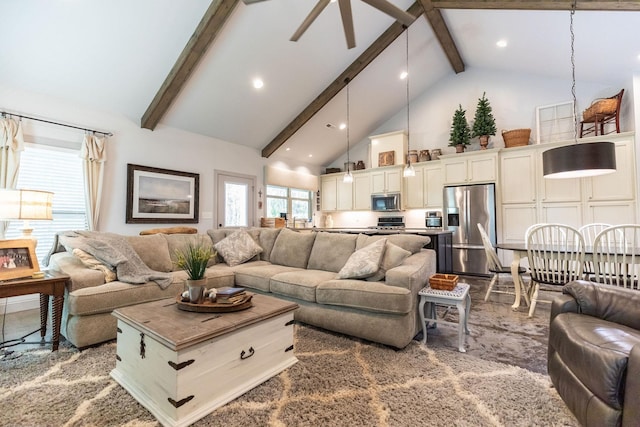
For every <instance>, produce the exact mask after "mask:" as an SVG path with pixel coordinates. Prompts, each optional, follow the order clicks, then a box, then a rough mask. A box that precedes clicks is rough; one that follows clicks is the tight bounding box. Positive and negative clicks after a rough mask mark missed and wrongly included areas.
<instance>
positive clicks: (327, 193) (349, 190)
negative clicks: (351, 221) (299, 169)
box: [320, 174, 353, 211]
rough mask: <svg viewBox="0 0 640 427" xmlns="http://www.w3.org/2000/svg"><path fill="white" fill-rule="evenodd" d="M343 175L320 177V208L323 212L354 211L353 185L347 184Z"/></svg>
mask: <svg viewBox="0 0 640 427" xmlns="http://www.w3.org/2000/svg"><path fill="white" fill-rule="evenodd" d="M342 177H343V174H331V175H323V176H321V177H320V207H321V209H322V210H323V211H350V210H352V209H353V183H345V182H343V180H342Z"/></svg>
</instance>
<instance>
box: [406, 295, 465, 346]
mask: <svg viewBox="0 0 640 427" xmlns="http://www.w3.org/2000/svg"><path fill="white" fill-rule="evenodd" d="M469 288H470V286H469V285H468V284H466V283H458V284H457V285H456V287H455V288H453V289H452V290H450V291H444V290H439V289H431V287H430V286H426V287H424V288H422V289H421V290H420V292H418V295H420V309H419V311H420V321H421V322H422V342H423V343H424V344H427V326H429V322H433V324H434V327H437V325H438V323H444V324H449V325H456V323H455V322H448V321H445V320H442V319H438V318H437V314H436V306H437V305H446V306H455V307H456V308H457V309H458V323H457V325H458V351H460V352H461V353H466V350H465V348H464V335H465V333H466V334H467V335H469V327H468V324H467V321H468V319H469V310H471V295H469ZM426 303H429V309H428V310H429V311H428V313H429V316H428V317H427V316H426V314H425V311H424V306H425V304H426Z"/></svg>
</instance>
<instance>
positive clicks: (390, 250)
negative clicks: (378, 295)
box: [367, 242, 411, 282]
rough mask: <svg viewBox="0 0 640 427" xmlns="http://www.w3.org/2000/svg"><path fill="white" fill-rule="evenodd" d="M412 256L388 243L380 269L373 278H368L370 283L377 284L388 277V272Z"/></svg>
mask: <svg viewBox="0 0 640 427" xmlns="http://www.w3.org/2000/svg"><path fill="white" fill-rule="evenodd" d="M409 255H411V252H409V251H406V250H404V249H402V248H401V247H400V246H396V245H394V244H393V243H390V242H387V245H386V248H385V250H384V255H383V256H382V262H380V268H379V269H378V271H377V272H376V273H375V274H374V275H373V276H371V277H367V280H368V281H370V282H377V281H380V280H382V279H384V277H385V276H386V275H387V271H389V270H391V269H392V268H395V267H397V266H399V265H400V264H402V262H403V261H404V260H405V259H407V258H408V257H409Z"/></svg>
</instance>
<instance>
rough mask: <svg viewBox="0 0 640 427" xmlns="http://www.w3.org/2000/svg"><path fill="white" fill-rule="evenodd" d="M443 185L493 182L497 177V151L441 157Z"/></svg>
mask: <svg viewBox="0 0 640 427" xmlns="http://www.w3.org/2000/svg"><path fill="white" fill-rule="evenodd" d="M440 158H441V159H442V172H443V175H444V178H443V183H444V184H445V185H448V184H475V183H485V182H495V181H496V176H497V159H498V154H497V151H494V150H487V152H484V153H481V152H477V151H474V152H471V153H460V154H451V155H446V156H441V157H440Z"/></svg>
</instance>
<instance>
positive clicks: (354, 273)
mask: <svg viewBox="0 0 640 427" xmlns="http://www.w3.org/2000/svg"><path fill="white" fill-rule="evenodd" d="M386 243H387V240H386V239H380V240H377V241H375V242H373V243H372V244H370V245H367V246H365V247H364V248H362V249H359V250H357V251H355V252H354V253H353V254H351V256H350V257H349V259H348V260H347V263H346V264H345V265H344V267H342V268H341V269H340V271H339V272H338V278H339V279H363V278H365V277H370V276H373V275H374V274H376V272H377V271H378V269H380V261H381V259H382V254H383V253H384V248H385V244H386ZM329 253H330V252H329Z"/></svg>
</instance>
